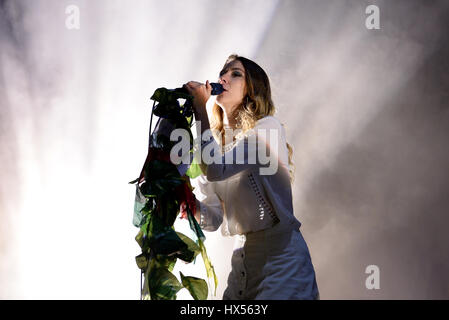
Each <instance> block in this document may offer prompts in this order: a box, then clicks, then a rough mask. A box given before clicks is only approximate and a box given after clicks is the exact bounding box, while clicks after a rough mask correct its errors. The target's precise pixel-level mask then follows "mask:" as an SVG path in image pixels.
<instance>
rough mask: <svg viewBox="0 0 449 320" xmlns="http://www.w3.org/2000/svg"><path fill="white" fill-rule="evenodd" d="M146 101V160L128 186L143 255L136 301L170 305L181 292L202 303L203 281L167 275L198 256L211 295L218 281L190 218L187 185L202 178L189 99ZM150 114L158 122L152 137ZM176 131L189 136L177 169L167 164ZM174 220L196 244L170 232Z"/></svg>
mask: <svg viewBox="0 0 449 320" xmlns="http://www.w3.org/2000/svg"><path fill="white" fill-rule="evenodd" d="M211 85H212V84H211ZM220 87H221V86H220V85H219V84H214V85H213V90H215V92H213V94H218V93H219V92H220V90H222V88H220ZM217 92H218V93H217ZM151 99H152V100H153V101H154V103H153V107H152V111H151V119H150V135H149V146H148V155H147V157H146V160H145V163H144V165H143V168H142V170H141V172H140V175H139V177H138V178H137V179H135V180H133V181H131V182H129V183H130V184H135V185H136V196H135V203H134V216H133V224H134V226H135V227H137V228H140V230H139V233H138V234H137V236H136V238H135V239H136V241H137V243H138V244H139V246H140V248H141V249H142V253H141V254H140V255H138V256H137V257H136V263H137V266H138V267H139V268H140V270H141V286H140V287H141V291H140V298H141V299H151V300H174V299H176V294H177V292H178V291H179V290H180V289H182V288H186V289H187V290H188V291H189V292H190V294H191V295H192V297H193V298H194V299H195V300H205V299H207V297H208V285H207V283H206V281H205V280H203V279H200V278H196V277H191V276H184V275H183V274H182V272H180V278H181V282H179V280H178V279H177V278H176V276H175V275H174V274H173V273H172V271H173V268H174V266H175V264H176V262H177V259H181V260H183V261H184V262H186V263H191V262H192V261H194V259H195V258H196V256H197V255H198V254H199V253H201V256H202V258H203V261H204V264H205V267H206V274H207V277H208V278H209V279H213V280H214V285H215V293H216V289H217V276H216V274H215V271H214V268H213V266H212V264H211V262H210V260H209V258H208V256H207V252H206V248H205V246H204V240H205V236H204V234H203V232H202V231H201V228H200V226H199V224H198V222H197V221H196V219H195V217H194V213H195V212H196V202H195V195H194V194H193V192H192V189H193V188H192V186H191V184H190V178H195V177H197V176H198V175H199V174H201V169H200V167H199V165H198V164H195V163H193V164H192V160H193V148H194V141H193V135H192V132H191V127H192V122H193V104H192V100H193V97H192V96H190V95H189V94H188V93H187V92H186V90H185V89H183V88H177V89H166V88H159V89H157V90H156V91H155V92H154V94H153V95H152V97H151ZM180 99H183V100H185V102H184V104H182V105H181V103H180V102H179V100H180ZM153 114H154V115H156V116H158V117H159V119H158V122H157V124H156V126H155V128H154V130H153V132H152V130H151V129H152V121H153ZM175 129H184V130H185V131H186V132H188V135H189V140H190V152H189V154H188V155H187V156H189V157H190V159H189V160H190V161H188V164H185V162H184V163H181V164H178V165H176V164H174V163H173V162H172V161H171V159H170V151H171V149H172V147H173V146H174V145H175V143H176V142H174V141H171V140H170V135H171V133H172V131H173V130H175ZM184 156H185V155H184ZM179 214H181V217H183V218H186V219H188V221H189V225H190V228H191V229H192V230H193V232H194V234H195V235H196V239H195V241H194V240H192V239H190V238H189V237H187V236H186V235H184V234H182V233H180V232H177V231H176V230H175V229H174V227H173V224H174V222H175V220H176V217H177V216H178V215H179ZM142 278H143V283H142Z"/></svg>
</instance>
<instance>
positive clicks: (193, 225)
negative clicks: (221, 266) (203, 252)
mask: <svg viewBox="0 0 449 320" xmlns="http://www.w3.org/2000/svg"><path fill="white" fill-rule="evenodd" d="M187 213H188V214H187V217H188V219H189V226H190V229H192V231H193V232H195V235H196V236H197V237H198V239H201V240H203V241H204V240H206V236H205V235H204V233H203V231H202V230H201V227H200V225H199V224H198V222H197V221H196V219H195V217H194V216H193V214H192V212H191V211H190V210H189V209H188V208H187Z"/></svg>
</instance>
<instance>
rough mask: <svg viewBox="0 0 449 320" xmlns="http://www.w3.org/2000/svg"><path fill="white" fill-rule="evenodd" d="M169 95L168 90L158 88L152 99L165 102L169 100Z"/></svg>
mask: <svg viewBox="0 0 449 320" xmlns="http://www.w3.org/2000/svg"><path fill="white" fill-rule="evenodd" d="M167 93H168V89H167V88H158V89H156V91H154V93H153V95H152V96H151V98H150V99H151V100H154V101H158V102H161V101H165V100H166V99H167Z"/></svg>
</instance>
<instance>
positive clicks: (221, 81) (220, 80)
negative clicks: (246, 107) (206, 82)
mask: <svg viewBox="0 0 449 320" xmlns="http://www.w3.org/2000/svg"><path fill="white" fill-rule="evenodd" d="M227 82H228V81H227V80H226V79H225V78H224V77H220V79H218V83H219V84H223V83H227Z"/></svg>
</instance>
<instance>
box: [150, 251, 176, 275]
mask: <svg viewBox="0 0 449 320" xmlns="http://www.w3.org/2000/svg"><path fill="white" fill-rule="evenodd" d="M155 259H156V261H157V263H158V264H159V266H160V267H161V268H165V269H168V271H170V272H171V271H173V269H174V268H175V264H176V261H177V260H178V259H177V258H176V257H175V256H164V255H159V254H158V255H156V258H155Z"/></svg>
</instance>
